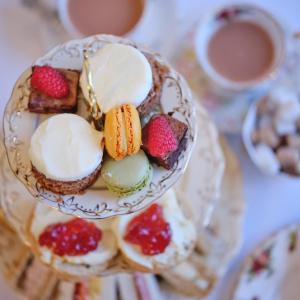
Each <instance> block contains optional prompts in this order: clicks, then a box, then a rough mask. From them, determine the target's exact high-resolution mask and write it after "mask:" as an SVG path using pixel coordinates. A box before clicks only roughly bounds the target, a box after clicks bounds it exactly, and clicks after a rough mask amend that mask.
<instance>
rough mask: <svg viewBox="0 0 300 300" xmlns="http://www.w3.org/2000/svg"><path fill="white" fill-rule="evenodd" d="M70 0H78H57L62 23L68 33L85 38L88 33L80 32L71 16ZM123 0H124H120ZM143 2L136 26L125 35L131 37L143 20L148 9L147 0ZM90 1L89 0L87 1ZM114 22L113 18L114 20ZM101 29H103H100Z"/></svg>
mask: <svg viewBox="0 0 300 300" xmlns="http://www.w3.org/2000/svg"><path fill="white" fill-rule="evenodd" d="M70 1H76V0H57V8H58V12H59V17H60V20H61V23H62V24H63V26H64V28H65V30H66V31H67V32H68V34H69V35H70V36H71V38H83V37H86V36H87V35H88V34H84V33H82V32H80V30H79V29H78V28H77V27H76V25H75V24H74V23H73V22H72V18H71V17H70V12H69V8H68V5H69V2H70ZM120 1H122V0H120ZM140 1H141V2H142V6H143V9H142V13H141V15H140V16H139V19H138V21H137V22H136V23H135V24H134V26H133V27H132V28H131V29H130V30H129V31H127V32H126V33H124V34H123V36H124V37H131V36H133V35H134V33H135V31H136V29H137V27H138V26H139V25H140V23H141V21H142V20H143V18H144V16H145V11H146V9H147V2H148V1H147V0H140ZM86 3H88V1H86ZM112 22H113V20H112ZM100 30H101V29H100ZM98 33H107V34H112V32H103V31H101V32H100V31H99V32H98ZM90 35H92V34H90Z"/></svg>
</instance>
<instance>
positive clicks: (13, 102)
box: [4, 35, 196, 218]
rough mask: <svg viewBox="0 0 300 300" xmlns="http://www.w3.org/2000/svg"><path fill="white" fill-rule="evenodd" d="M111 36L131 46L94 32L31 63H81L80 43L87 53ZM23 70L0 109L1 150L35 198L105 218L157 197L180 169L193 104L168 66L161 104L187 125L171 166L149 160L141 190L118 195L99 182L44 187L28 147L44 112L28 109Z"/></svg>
mask: <svg viewBox="0 0 300 300" xmlns="http://www.w3.org/2000/svg"><path fill="white" fill-rule="evenodd" d="M116 42H118V43H125V44H131V45H134V46H136V45H135V44H132V43H130V42H129V41H127V40H125V39H121V38H117V37H112V36H108V35H99V36H94V37H89V38H86V39H82V40H74V41H70V42H68V43H66V44H63V45H60V46H58V47H56V48H54V49H53V50H51V51H50V52H49V53H47V54H46V55H45V56H43V57H41V58H40V59H38V60H37V61H36V62H35V64H39V65H45V64H48V65H52V66H54V67H62V68H71V69H81V66H82V49H83V48H84V47H87V48H88V49H89V51H90V52H91V53H92V52H94V51H96V50H97V49H99V48H101V47H103V45H105V44H107V43H116ZM140 49H141V50H142V51H144V52H145V53H149V54H151V55H154V56H155V58H156V59H157V60H159V61H160V63H162V64H165V65H166V63H165V62H164V61H163V60H162V59H161V58H160V57H159V56H158V55H157V54H155V53H153V52H151V51H149V50H148V49H146V48H143V47H140ZM29 74H30V71H26V72H24V73H23V74H22V75H21V77H20V78H19V80H18V81H17V83H16V85H15V87H14V90H13V93H12V96H11V98H10V100H9V102H8V104H7V107H6V111H5V115H4V133H5V145H6V150H7V156H8V160H9V163H10V166H11V168H12V170H13V172H14V173H15V175H16V176H17V177H18V179H19V180H21V182H22V183H23V184H24V185H25V186H26V187H27V189H28V190H29V191H30V193H31V194H32V195H33V196H34V197H36V198H37V199H38V200H40V201H42V202H44V203H46V204H48V205H50V206H52V207H54V208H57V209H59V210H60V211H62V212H64V213H67V214H73V215H76V216H79V217H84V218H107V217H111V216H114V215H120V214H127V213H131V212H134V211H137V210H139V209H141V208H143V207H145V206H147V205H148V204H150V203H151V202H152V201H154V200H156V199H157V198H159V197H160V196H161V195H162V194H163V193H164V192H165V191H166V190H167V189H169V188H170V187H171V186H172V185H173V184H174V183H175V182H176V181H177V180H178V179H179V178H180V177H181V175H182V174H183V172H184V170H185V168H186V166H187V164H188V161H189V158H190V154H191V151H192V148H193V145H194V142H195V136H196V121H195V110H194V105H193V99H192V94H191V92H190V90H189V88H188V86H187V85H186V83H185V81H184V79H183V78H182V77H181V76H180V75H179V74H178V73H177V72H175V71H174V70H172V69H171V72H170V74H169V75H168V76H167V78H166V80H165V84H164V86H163V92H162V98H161V104H162V108H163V111H164V112H165V113H169V112H171V113H173V114H174V115H173V116H174V117H175V118H177V119H179V120H181V121H183V122H184V123H186V124H187V126H188V131H187V135H186V136H187V147H186V149H185V150H184V151H182V153H181V154H180V157H179V158H178V160H177V162H176V163H175V165H174V167H173V168H172V169H171V170H165V169H163V168H158V167H156V166H154V172H153V178H152V181H151V183H150V184H149V185H148V186H147V187H145V188H143V189H142V190H141V191H139V192H137V193H135V194H133V195H130V196H128V197H122V198H119V197H117V195H116V194H113V193H111V192H109V191H108V190H107V189H106V188H105V187H104V186H103V184H102V183H101V182H100V183H96V184H94V185H93V186H91V187H90V188H89V189H87V190H86V191H85V193H84V194H83V195H67V196H60V195H57V194H54V193H51V192H49V191H47V190H44V189H43V187H41V186H40V185H39V184H38V183H37V181H36V179H35V177H34V175H33V174H32V171H31V162H30V159H29V156H28V148H29V142H30V138H31V136H32V134H33V133H34V130H35V128H36V127H37V126H38V124H39V123H40V122H41V120H43V119H45V118H46V117H48V116H45V115H40V114H35V113H30V112H28V110H27V106H28V95H29V80H28V77H29ZM80 103H81V104H82V103H84V100H83V99H81V100H80V99H79V106H82V107H84V106H83V105H80ZM84 111H85V112H86V109H79V113H81V114H82V115H84V113H82V112H84Z"/></svg>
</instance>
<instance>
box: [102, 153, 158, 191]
mask: <svg viewBox="0 0 300 300" xmlns="http://www.w3.org/2000/svg"><path fill="white" fill-rule="evenodd" d="M152 174H153V170H152V167H151V165H150V163H149V160H148V158H147V156H146V154H145V153H144V151H142V150H140V151H139V152H138V153H137V154H135V155H131V156H126V157H125V158H124V159H122V160H114V159H112V158H111V157H106V159H105V161H104V163H103V165H102V168H101V177H102V179H103V181H104V183H105V184H106V186H107V188H108V189H109V190H110V191H112V192H114V193H117V194H119V195H120V196H128V195H130V194H133V193H135V192H137V191H139V190H141V189H143V188H144V187H145V186H146V185H148V184H149V183H150V181H151V179H152Z"/></svg>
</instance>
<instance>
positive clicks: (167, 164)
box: [142, 114, 188, 170]
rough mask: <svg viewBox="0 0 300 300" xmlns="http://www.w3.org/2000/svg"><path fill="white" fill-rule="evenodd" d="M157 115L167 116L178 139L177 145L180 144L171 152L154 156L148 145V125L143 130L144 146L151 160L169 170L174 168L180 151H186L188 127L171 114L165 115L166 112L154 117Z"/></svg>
mask: <svg viewBox="0 0 300 300" xmlns="http://www.w3.org/2000/svg"><path fill="white" fill-rule="evenodd" d="M157 116H164V117H165V118H166V120H167V122H168V123H169V126H170V128H171V130H172V132H173V134H174V136H175V138H176V140H177V145H178V146H177V149H176V150H175V151H173V152H169V153H168V154H167V155H165V156H164V157H154V156H152V155H151V154H150V153H149V149H148V146H147V140H148V126H147V125H146V126H145V127H144V128H143V131H142V138H143V145H142V148H143V150H144V151H145V152H146V153H147V155H148V157H149V159H150V160H151V161H153V162H154V163H156V164H157V165H159V166H161V167H163V168H165V169H167V170H170V169H172V168H173V166H174V164H175V163H176V161H177V159H178V157H179V155H180V153H181V152H182V151H184V150H185V148H186V144H187V137H186V134H187V129H188V127H187V125H186V124H185V123H183V122H181V121H179V120H177V119H175V118H173V117H171V116H169V115H165V114H160V115H156V116H153V117H152V119H153V118H156V117H157ZM152 119H151V120H152ZM151 120H150V122H151ZM148 124H149V123H148Z"/></svg>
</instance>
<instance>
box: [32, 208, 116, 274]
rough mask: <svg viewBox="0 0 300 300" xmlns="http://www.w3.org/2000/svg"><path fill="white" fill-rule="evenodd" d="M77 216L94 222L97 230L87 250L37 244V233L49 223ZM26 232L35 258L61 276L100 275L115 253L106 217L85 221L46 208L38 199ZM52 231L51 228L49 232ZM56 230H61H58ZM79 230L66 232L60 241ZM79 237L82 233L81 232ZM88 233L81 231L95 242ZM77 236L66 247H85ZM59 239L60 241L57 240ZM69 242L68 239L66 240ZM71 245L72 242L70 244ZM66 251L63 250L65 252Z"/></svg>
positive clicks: (71, 236)
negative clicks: (97, 236)
mask: <svg viewBox="0 0 300 300" xmlns="http://www.w3.org/2000/svg"><path fill="white" fill-rule="evenodd" d="M75 219H76V220H80V222H86V223H84V225H85V224H87V223H88V224H93V225H95V226H94V227H93V228H96V229H94V230H99V231H100V232H101V237H100V240H97V241H98V242H97V245H96V246H95V247H96V248H93V250H91V251H86V252H85V253H84V254H78V255H77V254H71V255H69V254H65V253H64V254H63V255H58V254H57V252H55V250H54V248H53V247H52V248H51V245H50V246H48V245H47V246H45V245H44V244H43V243H42V244H41V236H42V234H44V233H45V232H46V231H47V229H48V231H49V228H50V227H51V226H55V225H57V224H67V223H69V222H72V221H74V220H75ZM28 232H29V236H30V239H31V241H32V246H33V247H32V248H33V251H34V253H35V254H36V255H37V256H38V257H39V259H40V260H41V261H42V262H43V263H44V264H46V265H48V266H50V267H52V268H53V269H54V270H55V271H56V272H57V273H59V274H60V275H61V277H63V278H66V279H69V278H72V277H87V276H96V275H100V274H101V273H102V272H104V271H105V270H107V268H109V267H111V266H112V265H114V263H115V259H116V258H117V256H118V247H117V241H116V238H115V236H114V233H113V231H112V229H111V221H110V220H99V221H85V220H82V219H79V218H74V217H73V216H68V215H65V214H63V213H61V212H58V211H56V210H54V209H53V208H49V207H47V206H45V205H44V204H42V203H39V204H38V205H37V207H36V209H35V211H34V213H33V215H32V218H31V221H30V224H29V228H28ZM55 234H56V232H55V231H54V230H53V231H52V232H51V237H52V235H55ZM59 234H64V233H61V232H59ZM79 234H80V232H79V233H74V237H73V234H71V235H68V236H67V238H66V239H64V240H63V242H64V243H65V242H66V243H68V240H67V239H70V240H71V239H72V238H74V239H76V235H78V236H79ZM81 237H82V236H81ZM90 238H92V237H90V236H89V233H88V232H85V233H84V239H89V240H88V243H89V244H90V243H95V242H94V240H93V241H91V240H90ZM79 239H80V238H77V240H76V243H73V244H70V246H67V247H86V244H85V245H82V244H81V242H80V241H78V240H79ZM60 243H61V242H60ZM70 243H71V242H70ZM74 245H75V246H74ZM66 253H67V252H66Z"/></svg>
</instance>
